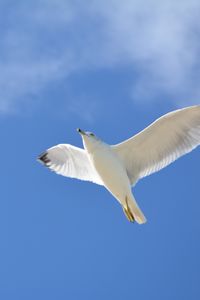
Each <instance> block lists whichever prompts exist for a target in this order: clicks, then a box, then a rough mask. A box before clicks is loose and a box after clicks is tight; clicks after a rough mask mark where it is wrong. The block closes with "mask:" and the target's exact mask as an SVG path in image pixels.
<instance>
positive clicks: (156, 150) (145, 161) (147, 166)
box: [113, 105, 200, 184]
mask: <svg viewBox="0 0 200 300" xmlns="http://www.w3.org/2000/svg"><path fill="white" fill-rule="evenodd" d="M199 144H200V106H199V105H198V106H191V107H187V108H184V109H179V110H176V111H173V112H171V113H168V114H166V115H164V116H162V117H161V118H159V119H157V120H156V121H155V122H154V123H152V124H151V125H150V126H148V127H147V128H145V129H144V130H143V131H141V132H140V133H138V134H136V135H135V136H133V137H132V138H130V139H128V140H126V141H124V142H122V143H120V144H118V145H115V146H113V149H114V150H115V151H116V152H117V154H118V155H119V156H120V157H121V159H122V161H123V162H124V163H125V166H126V169H127V173H128V175H129V178H130V180H131V183H132V184H134V183H135V182H136V181H137V180H138V179H140V178H142V177H145V176H147V175H150V174H152V173H154V172H156V171H159V170H160V169H162V168H164V167H166V166H167V165H169V164H170V163H172V162H173V161H175V160H176V159H177V158H179V157H180V156H182V155H184V154H186V153H188V152H190V151H192V150H193V149H194V148H196V147H197V146H198V145H199Z"/></svg>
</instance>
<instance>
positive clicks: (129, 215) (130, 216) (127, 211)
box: [122, 197, 135, 222]
mask: <svg viewBox="0 0 200 300" xmlns="http://www.w3.org/2000/svg"><path fill="white" fill-rule="evenodd" d="M125 202H126V206H122V209H123V211H124V214H125V216H126V217H127V219H128V220H129V221H130V222H135V218H134V216H133V214H132V212H131V210H130V208H129V206H128V201H127V197H126V199H125Z"/></svg>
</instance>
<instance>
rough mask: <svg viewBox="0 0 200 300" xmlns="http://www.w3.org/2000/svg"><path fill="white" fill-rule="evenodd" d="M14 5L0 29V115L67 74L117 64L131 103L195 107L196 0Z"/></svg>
mask: <svg viewBox="0 0 200 300" xmlns="http://www.w3.org/2000/svg"><path fill="white" fill-rule="evenodd" d="M20 3H21V5H20V4H17V5H16V4H15V7H13V8H11V7H7V17H4V28H1V30H0V34H1V42H2V47H1V50H0V69H1V75H2V76H0V111H1V112H10V111H12V110H15V109H17V108H19V107H20V103H22V102H23V101H27V100H30V99H31V95H34V94H37V93H39V92H41V90H42V89H43V88H44V87H46V86H47V85H48V84H49V83H51V82H52V81H54V80H58V79H59V78H60V80H61V79H62V78H63V77H66V76H69V75H70V74H71V73H73V72H77V71H80V70H91V71H92V70H94V69H95V70H96V69H98V68H111V67H113V66H114V67H120V66H123V65H128V66H129V67H130V68H132V70H133V84H132V87H130V91H131V93H132V97H133V99H134V100H135V101H136V100H137V101H147V100H152V99H156V98H157V97H158V96H159V95H161V94H162V95H166V96H168V97H169V98H171V99H172V100H173V101H177V102H178V103H181V104H184V102H185V103H186V104H189V103H190V102H191V103H192V101H194V102H195V101H197V102H198V98H199V97H200V88H199V76H200V70H199V50H200V39H199V32H200V23H199V14H198V12H199V11H200V2H199V1H198V0H183V1H181V2H179V1H178V2H177V1H172V0H168V1H165V2H164V1H158V0H155V1H154V0H150V1H148V2H147V1H144V0H140V1H139V0H126V1H121V0H109V1H106V0H96V1H87V2H85V1H78V0H74V1H72V0H71V1H67V0H66V1H64V0H60V1H53V0H52V1H50V0H49V1H47V0H46V1H39V0H38V1H34V2H32V3H31V4H30V2H29V3H28V4H27V2H26V1H24V2H23V1H21V2H20ZM4 9H6V8H5V7H4ZM5 15H6V14H5ZM24 99H26V100H24Z"/></svg>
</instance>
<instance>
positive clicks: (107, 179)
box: [90, 149, 130, 199]
mask: <svg viewBox="0 0 200 300" xmlns="http://www.w3.org/2000/svg"><path fill="white" fill-rule="evenodd" d="M90 159H91V162H92V164H93V165H94V167H95V169H96V171H97V173H98V174H99V176H100V177H101V180H102V181H103V183H104V185H105V187H106V188H107V189H108V190H109V191H110V192H111V193H112V194H113V195H114V196H115V197H116V198H118V199H119V198H120V197H122V195H124V193H125V192H126V191H127V190H129V188H130V181H129V178H128V176H127V173H126V170H125V167H124V166H123V165H122V162H121V161H120V160H119V158H118V157H117V156H116V154H115V153H113V152H112V150H111V149H101V150H98V151H95V153H93V154H91V155H90Z"/></svg>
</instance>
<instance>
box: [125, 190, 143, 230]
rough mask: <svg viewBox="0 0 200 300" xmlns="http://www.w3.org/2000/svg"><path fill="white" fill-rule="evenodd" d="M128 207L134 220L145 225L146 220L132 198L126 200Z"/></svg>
mask: <svg viewBox="0 0 200 300" xmlns="http://www.w3.org/2000/svg"><path fill="white" fill-rule="evenodd" d="M127 200H128V206H129V208H130V210H131V212H132V214H133V216H134V219H135V220H136V222H137V223H139V224H144V223H146V221H147V219H146V218H145V216H144V214H143V213H142V211H141V209H140V208H139V206H138V204H137V202H136V200H135V198H134V196H133V195H132V197H131V198H130V197H129V198H128V199H127Z"/></svg>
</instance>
